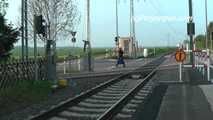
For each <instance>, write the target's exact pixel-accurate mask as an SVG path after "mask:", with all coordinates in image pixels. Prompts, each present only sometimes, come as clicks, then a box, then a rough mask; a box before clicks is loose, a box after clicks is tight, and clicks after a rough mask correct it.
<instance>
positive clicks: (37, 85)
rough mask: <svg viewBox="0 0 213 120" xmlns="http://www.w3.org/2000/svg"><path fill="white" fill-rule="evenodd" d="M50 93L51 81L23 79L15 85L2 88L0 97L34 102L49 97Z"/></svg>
mask: <svg viewBox="0 0 213 120" xmlns="http://www.w3.org/2000/svg"><path fill="white" fill-rule="evenodd" d="M50 93H51V83H50V82H49V81H23V82H20V83H18V84H17V85H15V86H14V87H11V88H7V89H3V90H1V91H0V97H1V98H2V99H6V100H11V101H15V102H27V103H34V102H39V101H42V100H44V99H47V97H48V95H49V94H50Z"/></svg>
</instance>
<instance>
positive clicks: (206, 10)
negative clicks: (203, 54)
mask: <svg viewBox="0 0 213 120" xmlns="http://www.w3.org/2000/svg"><path fill="white" fill-rule="evenodd" d="M207 5H208V4H207V0H205V16H206V49H208V8H207ZM211 44H212V41H211Z"/></svg>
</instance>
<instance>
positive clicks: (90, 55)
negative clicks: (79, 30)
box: [86, 0, 92, 71]
mask: <svg viewBox="0 0 213 120" xmlns="http://www.w3.org/2000/svg"><path fill="white" fill-rule="evenodd" d="M86 8H87V9H86V10H87V12H86V13H87V17H86V18H87V20H86V21H87V24H86V28H87V34H86V39H87V41H88V69H89V71H92V59H91V58H92V50H91V33H90V29H91V28H90V0H87V7H86Z"/></svg>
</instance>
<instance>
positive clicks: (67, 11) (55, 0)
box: [28, 0, 80, 40]
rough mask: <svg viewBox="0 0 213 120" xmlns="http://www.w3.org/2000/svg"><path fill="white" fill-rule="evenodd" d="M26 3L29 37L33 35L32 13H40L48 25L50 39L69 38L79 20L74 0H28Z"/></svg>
mask: <svg viewBox="0 0 213 120" xmlns="http://www.w3.org/2000/svg"><path fill="white" fill-rule="evenodd" d="M28 4H29V5H28V6H29V9H28V10H29V11H28V14H29V21H28V23H29V31H30V32H29V33H30V37H32V36H33V17H34V15H39V14H42V15H43V18H44V20H45V21H46V23H47V25H50V28H51V29H50V33H51V39H53V40H65V39H67V38H71V31H73V30H74V28H75V26H77V25H78V23H79V21H80V14H79V12H78V9H77V5H76V4H77V3H76V0H29V1H28ZM40 38H41V39H42V37H40ZM42 40H44V39H42Z"/></svg>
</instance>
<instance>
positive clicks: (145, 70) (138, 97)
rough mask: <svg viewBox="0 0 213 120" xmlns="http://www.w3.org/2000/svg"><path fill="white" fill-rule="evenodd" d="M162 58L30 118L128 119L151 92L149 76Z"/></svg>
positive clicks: (34, 119) (56, 119)
mask: <svg viewBox="0 0 213 120" xmlns="http://www.w3.org/2000/svg"><path fill="white" fill-rule="evenodd" d="M164 60H165V58H164V57H160V58H158V59H156V60H153V61H152V62H150V63H148V64H147V65H145V66H143V67H141V68H138V69H136V70H134V71H131V72H128V73H126V74H122V75H120V76H118V77H116V78H114V79H111V80H109V81H108V82H105V83H103V84H101V85H99V86H97V87H95V88H93V89H91V90H88V91H87V92H85V93H82V94H80V95H79V96H76V97H75V98H72V99H70V100H67V101H65V102H63V103H60V104H59V105H57V106H54V107H53V108H52V109H51V110H48V111H43V112H42V113H40V114H39V115H36V116H32V117H30V118H29V119H30V120H109V119H115V120H117V119H122V120H123V119H130V118H131V117H132V116H131V113H134V111H135V110H136V109H135V108H136V107H137V104H141V103H143V102H145V100H146V99H147V98H148V97H149V95H150V94H151V93H152V90H153V88H154V87H153V86H154V83H153V82H152V81H150V78H152V76H153V75H154V74H155V72H156V70H157V67H158V66H159V65H160V64H161V63H162V62H163V61H164Z"/></svg>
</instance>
